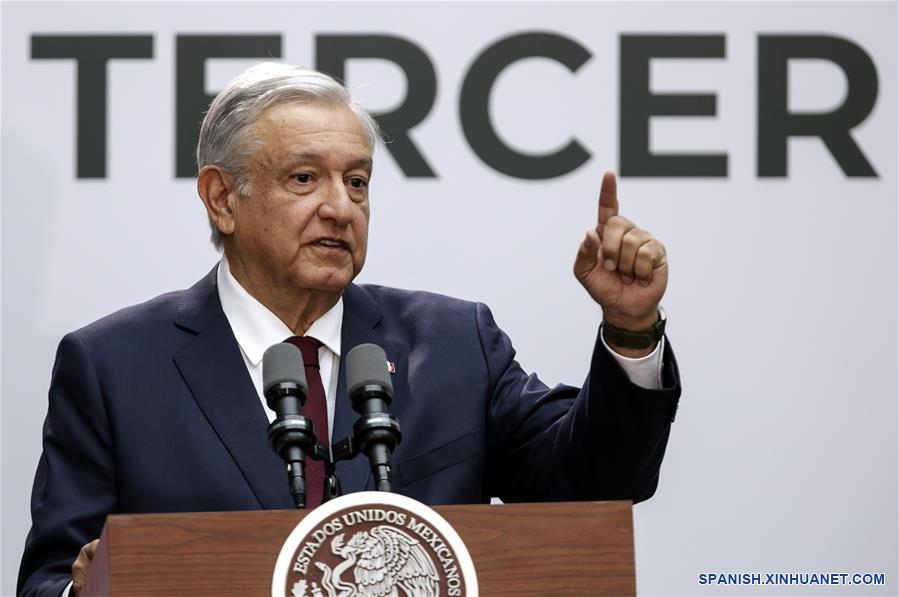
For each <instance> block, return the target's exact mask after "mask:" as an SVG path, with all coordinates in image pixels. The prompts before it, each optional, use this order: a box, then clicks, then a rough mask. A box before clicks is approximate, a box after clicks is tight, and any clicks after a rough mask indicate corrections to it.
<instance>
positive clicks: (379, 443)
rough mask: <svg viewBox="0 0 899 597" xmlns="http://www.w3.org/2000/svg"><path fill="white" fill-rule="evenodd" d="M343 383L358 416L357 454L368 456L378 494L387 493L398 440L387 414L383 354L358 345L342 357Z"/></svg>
mask: <svg viewBox="0 0 899 597" xmlns="http://www.w3.org/2000/svg"><path fill="white" fill-rule="evenodd" d="M346 379H347V387H348V393H349V395H350V401H351V402H352V405H353V410H354V411H356V412H357V413H359V414H360V415H361V416H360V417H359V420H358V421H356V424H355V425H353V436H354V439H355V441H356V443H357V446H358V449H359V451H360V452H363V453H364V454H365V455H366V456H368V460H369V462H370V463H371V472H372V475H373V476H374V479H375V485H376V487H377V489H378V491H390V453H391V452H393V451H394V450H395V449H396V447H397V445H398V444H399V443H400V440H401V439H402V433H401V431H400V423H399V421H397V420H396V418H395V417H393V416H392V415H390V414H389V413H388V412H387V407H388V406H390V402H391V400H393V383H392V382H391V381H390V374H389V373H388V372H387V354H386V353H385V352H384V349H383V348H381V347H380V346H378V345H377V344H360V345H359V346H356V347H355V348H353V349H352V350H351V351H350V352H349V353H348V354H347V355H346Z"/></svg>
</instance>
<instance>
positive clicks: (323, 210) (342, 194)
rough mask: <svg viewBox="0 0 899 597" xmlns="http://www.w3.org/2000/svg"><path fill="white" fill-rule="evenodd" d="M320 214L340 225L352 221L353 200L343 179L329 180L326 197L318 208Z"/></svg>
mask: <svg viewBox="0 0 899 597" xmlns="http://www.w3.org/2000/svg"><path fill="white" fill-rule="evenodd" d="M318 215H319V216H320V217H321V218H322V219H325V220H332V221H333V222H334V223H336V224H338V225H340V226H346V225H347V224H349V223H350V220H351V219H352V217H353V200H352V199H351V198H350V194H349V191H348V190H347V188H346V184H344V182H343V179H338V180H331V181H329V183H328V186H327V189H326V193H325V197H324V198H323V199H322V202H321V204H320V205H319V208H318Z"/></svg>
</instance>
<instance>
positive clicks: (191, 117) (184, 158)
mask: <svg viewBox="0 0 899 597" xmlns="http://www.w3.org/2000/svg"><path fill="white" fill-rule="evenodd" d="M176 46H177V47H176V50H175V54H176V56H177V57H176V59H175V63H176V65H177V74H176V75H175V77H176V82H175V87H176V90H175V98H176V99H175V110H176V112H177V116H176V124H175V176H176V177H178V178H190V177H191V176H194V175H195V174H196V173H197V158H196V150H197V139H198V137H199V136H200V124H201V123H202V122H203V114H204V113H205V112H206V110H207V109H208V108H209V103H210V102H211V101H212V99H213V98H214V97H215V96H213V95H209V94H207V93H206V76H205V72H206V69H205V65H206V59H207V58H280V57H281V36H280V35H179V36H178V37H177V40H176Z"/></svg>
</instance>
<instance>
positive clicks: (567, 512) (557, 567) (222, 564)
mask: <svg viewBox="0 0 899 597" xmlns="http://www.w3.org/2000/svg"><path fill="white" fill-rule="evenodd" d="M434 509H435V510H436V511H437V512H439V513H440V515H441V516H443V517H444V518H445V519H446V520H447V521H449V523H450V524H451V525H452V526H453V527H454V528H455V530H456V532H457V533H458V534H459V535H460V537H461V538H462V540H463V541H464V542H465V544H466V546H467V547H468V550H469V552H470V553H471V557H472V559H473V560H474V565H475V568H476V570H477V576H478V586H479V588H480V594H481V595H483V596H484V597H493V596H507V595H591V596H593V595H614V596H616V597H620V596H623V595H635V594H636V579H635V576H634V535H633V521H632V518H631V503H630V502H627V501H617V502H570V503H552V504H503V505H476V506H438V507H436V508H434ZM304 515H305V511H302V510H267V511H252V512H200V513H183V514H140V515H113V516H110V517H109V518H108V519H107V521H106V525H105V526H104V527H103V533H102V534H101V536H100V546H99V548H98V549H97V553H96V554H95V556H94V559H93V562H92V563H91V568H90V574H89V576H88V579H87V583H86V585H85V587H84V589H83V590H82V592H81V595H83V596H86V597H89V596H107V595H123V596H127V597H134V596H140V595H165V596H177V595H185V596H186V595H190V596H200V595H248V596H253V597H266V596H268V595H271V583H272V573H273V570H274V567H275V561H276V560H277V558H278V552H279V551H280V549H281V546H282V544H283V543H284V540H285V539H286V538H287V535H288V534H290V532H291V531H292V530H293V528H294V527H295V526H296V524H297V523H298V522H299V521H300V520H301V519H302V518H303V516H304Z"/></svg>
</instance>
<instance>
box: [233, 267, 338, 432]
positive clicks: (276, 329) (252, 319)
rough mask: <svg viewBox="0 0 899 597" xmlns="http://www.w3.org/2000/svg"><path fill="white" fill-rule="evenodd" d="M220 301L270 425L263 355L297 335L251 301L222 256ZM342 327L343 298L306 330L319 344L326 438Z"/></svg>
mask: <svg viewBox="0 0 899 597" xmlns="http://www.w3.org/2000/svg"><path fill="white" fill-rule="evenodd" d="M217 276H218V289H219V300H221V302H222V311H224V312H225V317H227V318H228V323H230V324H231V331H232V332H234V337H235V338H236V339H237V344H238V345H239V346H240V353H241V355H243V362H244V364H245V365H246V366H247V371H249V373H250V378H251V379H252V380H253V385H254V386H256V393H257V394H258V395H259V400H260V401H261V403H262V406H263V408H264V409H265V414H266V416H267V417H268V420H269V422H272V421H274V420H275V411H273V410H271V409H270V408H268V405H267V404H266V403H265V396H264V395H263V394H262V355H263V354H265V351H266V350H267V349H268V347H269V346H271V345H272V344H277V343H279V342H284V341H285V340H286V339H288V338H290V337H291V336H295V335H296V334H294V333H293V331H292V330H291V329H290V328H289V327H287V325H286V324H285V323H284V322H283V321H281V320H280V319H278V317H277V316H276V315H275V314H274V313H272V312H271V311H269V310H268V308H267V307H266V306H265V305H263V304H262V303H260V302H259V301H257V300H256V299H255V298H253V297H252V296H251V295H250V293H249V292H247V291H246V290H245V289H244V287H243V286H241V285H240V282H238V281H237V279H236V278H235V277H234V275H233V274H232V273H231V268H230V267H229V266H228V260H227V259H225V257H224V256H223V257H222V261H221V263H220V264H219V268H218V272H217ZM342 328H343V298H341V299H339V300H338V301H337V304H336V305H334V306H333V307H331V308H330V309H329V310H328V311H327V312H326V313H325V314H324V315H322V316H321V317H319V318H318V319H317V320H315V322H314V323H313V324H312V325H311V326H309V329H308V330H306V334H305V335H306V336H312V337H313V338H315V339H316V340H318V341H319V342H321V343H322V346H321V347H320V348H319V349H318V366H319V372H320V374H321V378H322V386H323V387H324V390H325V403H326V404H327V406H328V437H332V435H333V434H332V430H333V429H334V409H335V404H336V400H337V372H338V371H339V369H340V331H341V329H342Z"/></svg>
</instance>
